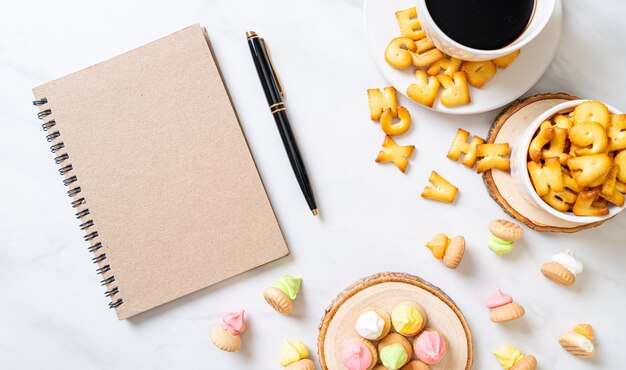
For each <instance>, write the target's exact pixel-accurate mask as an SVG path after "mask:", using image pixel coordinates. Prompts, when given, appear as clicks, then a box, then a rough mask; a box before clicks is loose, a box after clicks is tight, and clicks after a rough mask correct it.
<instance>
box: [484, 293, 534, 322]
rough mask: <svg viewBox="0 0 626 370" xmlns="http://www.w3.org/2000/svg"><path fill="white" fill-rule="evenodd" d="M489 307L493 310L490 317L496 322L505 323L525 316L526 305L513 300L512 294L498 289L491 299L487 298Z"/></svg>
mask: <svg viewBox="0 0 626 370" xmlns="http://www.w3.org/2000/svg"><path fill="white" fill-rule="evenodd" d="M487 308H489V309H490V310H491V313H490V315H489V318H490V319H491V321H492V322H494V323H503V322H509V321H513V320H517V319H519V318H521V317H522V316H524V313H525V311H524V307H522V306H520V305H519V304H517V303H514V302H513V298H511V296H510V295H508V294H506V293H503V292H502V291H501V290H500V289H497V290H496V292H495V293H493V294H492V295H491V296H490V297H489V299H487Z"/></svg>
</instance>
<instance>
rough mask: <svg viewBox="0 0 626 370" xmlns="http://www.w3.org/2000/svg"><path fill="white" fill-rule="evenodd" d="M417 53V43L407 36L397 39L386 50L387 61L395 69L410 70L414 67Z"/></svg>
mask: <svg viewBox="0 0 626 370" xmlns="http://www.w3.org/2000/svg"><path fill="white" fill-rule="evenodd" d="M416 51H417V45H415V41H413V40H411V39H410V38H408V37H406V36H401V37H396V38H395V39H393V40H391V42H389V45H387V49H385V60H386V61H387V63H389V65H390V66H392V67H394V68H398V69H404V68H409V67H410V66H412V65H413V54H414V53H415V52H416Z"/></svg>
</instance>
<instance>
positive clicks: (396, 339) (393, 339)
mask: <svg viewBox="0 0 626 370" xmlns="http://www.w3.org/2000/svg"><path fill="white" fill-rule="evenodd" d="M394 343H397V344H400V345H401V346H402V347H404V350H405V351H406V353H407V355H408V358H411V356H413V346H412V345H411V342H409V340H408V339H406V337H405V336H404V335H402V334H398V333H389V335H387V336H386V337H384V338H383V340H381V341H380V342H379V343H378V353H380V352H381V351H382V350H383V348H385V347H387V346H388V345H391V344H394Z"/></svg>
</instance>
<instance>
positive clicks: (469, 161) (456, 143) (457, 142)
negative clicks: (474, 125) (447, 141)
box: [447, 128, 485, 168]
mask: <svg viewBox="0 0 626 370" xmlns="http://www.w3.org/2000/svg"><path fill="white" fill-rule="evenodd" d="M468 138H469V132H467V131H465V130H463V129H461V128H459V129H458V130H457V131H456V136H455V137H454V139H453V140H452V145H450V149H449V150H448V155H447V157H448V158H450V159H452V160H454V161H458V160H459V157H460V156H461V154H464V157H463V160H462V161H461V163H462V164H463V165H464V166H467V167H469V168H474V164H475V163H476V159H477V158H478V155H477V153H476V147H477V146H478V145H479V144H484V143H485V139H483V138H480V137H478V136H474V137H473V138H472V141H471V142H469V143H468V142H467V139H468Z"/></svg>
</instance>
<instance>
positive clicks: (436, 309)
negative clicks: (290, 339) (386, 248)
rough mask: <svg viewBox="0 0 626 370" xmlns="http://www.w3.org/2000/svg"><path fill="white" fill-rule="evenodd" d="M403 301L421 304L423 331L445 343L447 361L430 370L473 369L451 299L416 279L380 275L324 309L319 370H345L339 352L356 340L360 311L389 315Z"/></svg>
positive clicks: (466, 332) (465, 330) (466, 335)
mask: <svg viewBox="0 0 626 370" xmlns="http://www.w3.org/2000/svg"><path fill="white" fill-rule="evenodd" d="M403 301H416V302H418V303H419V304H421V305H422V306H423V307H424V310H425V311H426V314H427V316H428V319H427V323H426V327H431V328H434V329H436V330H438V331H440V332H441V333H443V334H444V335H445V337H446V339H447V341H448V350H447V354H446V357H445V358H444V359H443V360H442V361H441V362H440V363H438V364H437V365H434V366H431V368H432V369H433V370H436V369H446V370H467V369H470V368H471V367H472V363H473V361H474V359H473V356H472V333H471V332H470V329H469V327H468V326H467V322H466V321H465V317H464V316H463V314H462V313H461V310H459V308H458V307H457V306H456V304H455V303H454V302H453V301H452V300H451V299H450V297H448V296H447V295H446V294H445V293H444V292H442V291H441V290H440V289H439V288H437V287H435V286H433V285H431V284H429V283H428V282H426V281H424V280H422V279H420V278H418V277H417V276H413V275H409V274H404V273H397V272H383V273H379V274H376V275H372V276H369V277H366V278H364V279H361V280H359V281H357V282H356V283H354V284H352V285H351V286H349V287H348V288H346V289H345V290H344V291H343V292H341V293H340V294H339V295H338V296H337V298H335V300H334V301H333V302H332V303H331V304H330V306H329V307H328V308H327V309H326V314H325V315H324V318H323V319H322V323H321V324H320V327H319V337H318V339H317V353H318V355H319V360H320V365H321V366H322V369H323V370H344V369H345V368H344V366H343V364H342V362H341V350H342V348H343V346H344V344H345V343H346V342H347V341H348V340H349V339H352V338H355V337H358V334H357V332H356V330H355V329H354V324H355V323H356V320H357V318H358V316H359V313H360V312H361V310H363V309H364V308H367V307H376V308H378V309H381V310H384V311H386V312H388V313H389V314H391V311H392V309H393V308H394V307H395V305H396V304H398V303H400V302H403ZM413 358H414V359H415V355H413Z"/></svg>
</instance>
